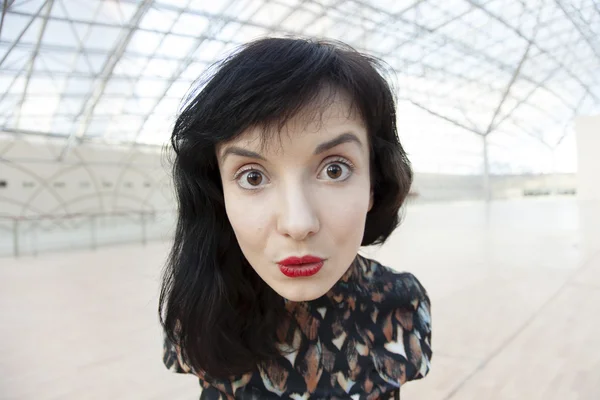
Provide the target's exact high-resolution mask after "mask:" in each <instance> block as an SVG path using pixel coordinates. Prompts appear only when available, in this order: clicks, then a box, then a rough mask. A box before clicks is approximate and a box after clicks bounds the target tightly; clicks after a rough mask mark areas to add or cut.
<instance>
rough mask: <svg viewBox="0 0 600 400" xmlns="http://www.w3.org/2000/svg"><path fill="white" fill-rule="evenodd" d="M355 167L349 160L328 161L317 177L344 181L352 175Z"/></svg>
mask: <svg viewBox="0 0 600 400" xmlns="http://www.w3.org/2000/svg"><path fill="white" fill-rule="evenodd" d="M352 171H353V168H352V166H351V165H350V163H349V162H348V161H345V160H334V161H331V162H329V163H327V164H326V165H325V166H324V167H323V169H322V170H321V171H320V172H319V175H318V176H317V179H322V180H327V181H334V182H342V181H345V180H346V179H348V178H349V177H350V175H352Z"/></svg>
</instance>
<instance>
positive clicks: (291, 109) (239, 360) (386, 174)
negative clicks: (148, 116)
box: [159, 38, 412, 378]
mask: <svg viewBox="0 0 600 400" xmlns="http://www.w3.org/2000/svg"><path fill="white" fill-rule="evenodd" d="M216 67H217V71H216V73H214V74H213V75H211V76H210V78H209V79H208V80H206V81H205V82H203V83H202V84H199V86H198V89H197V90H196V91H195V92H194V93H192V95H191V96H190V97H189V98H188V100H187V103H186V104H184V106H183V107H182V110H181V112H180V113H179V116H178V118H177V121H176V122H175V127H174V129H173V134H172V137H171V145H172V147H173V150H174V159H173V166H172V168H173V179H174V185H175V190H176V194H177V199H178V212H179V217H178V221H177V228H176V231H175V240H174V243H173V247H172V250H171V253H170V255H169V260H168V263H167V265H166V267H165V270H164V275H163V281H162V288H161V294H160V304H159V315H160V321H161V324H162V326H163V328H164V330H165V333H166V336H167V339H168V340H170V341H171V342H172V343H174V344H176V345H178V346H179V347H180V349H181V353H182V357H183V359H184V360H185V362H186V363H187V364H188V365H189V366H191V367H192V368H193V369H194V370H195V371H202V372H203V373H207V374H209V375H210V376H213V377H217V378H225V377H229V376H234V375H239V374H242V373H246V372H249V371H251V370H254V369H255V367H256V366H257V365H258V364H259V363H261V362H264V361H266V360H270V359H273V358H275V357H277V356H278V355H279V354H280V353H279V352H278V350H277V347H276V343H277V341H278V340H277V327H278V324H279V323H280V322H281V321H282V320H283V319H284V318H287V317H288V314H287V313H286V311H285V308H284V301H283V299H282V298H281V296H279V295H278V294H277V293H275V292H274V290H273V289H271V288H270V287H269V286H268V285H267V284H266V283H265V282H264V281H263V280H262V279H261V278H260V277H259V276H258V275H257V274H256V273H255V272H254V270H253V268H252V267H251V266H250V265H249V263H248V261H247V260H246V259H245V257H244V256H243V254H242V252H241V250H240V247H239V245H238V243H237V240H236V238H235V236H234V233H233V229H232V227H231V225H230V223H229V220H228V218H227V214H226V212H225V203H224V199H223V189H222V186H221V179H220V175H219V169H218V165H217V158H216V151H215V148H216V146H217V145H218V144H219V143H222V142H225V141H228V140H230V139H233V138H234V137H236V136H237V135H239V134H240V133H242V132H243V131H244V130H246V129H248V128H250V127H255V126H261V127H264V128H269V127H282V126H283V125H284V124H285V123H286V121H288V120H289V119H290V118H292V117H294V116H295V115H297V114H298V113H299V112H301V111H302V110H304V109H306V108H307V107H309V108H311V107H312V106H313V105H314V102H315V101H323V99H328V98H329V99H330V98H331V97H330V96H322V95H321V94H322V92H323V90H324V88H330V89H332V90H333V91H339V92H343V93H344V94H345V95H347V96H348V98H349V99H350V100H351V102H352V106H353V108H354V109H356V110H357V111H358V112H359V113H360V116H361V117H362V119H363V121H364V123H365V124H366V127H367V132H368V135H369V145H370V150H371V161H370V163H371V187H372V190H373V199H374V203H373V207H372V209H371V211H370V212H369V213H368V215H367V221H366V226H365V232H364V237H363V240H362V245H370V244H380V243H383V242H384V241H385V240H386V239H387V237H388V236H389V235H390V234H391V233H392V231H393V230H394V229H395V228H396V226H397V225H398V223H399V209H400V207H401V206H402V204H403V202H404V200H405V198H406V196H407V194H408V191H409V188H410V185H411V182H412V171H411V168H410V164H409V161H408V159H407V157H406V154H405V152H404V150H403V149H402V146H401V145H400V142H399V140H398V135H397V131H396V111H395V103H394V96H393V94H392V91H391V89H390V86H389V85H388V83H387V82H386V80H385V79H384V78H383V77H382V72H383V71H384V70H385V69H384V68H383V66H382V64H381V63H380V62H379V61H378V60H376V59H374V58H372V57H369V56H366V55H363V54H361V53H359V52H357V51H356V50H354V49H352V48H351V47H349V46H347V45H344V44H342V43H337V42H336V43H332V42H325V41H315V40H307V39H288V38H285V39H284V38H268V39H261V40H258V41H255V42H252V43H250V44H247V45H245V46H243V47H242V48H241V49H240V50H239V51H237V52H236V53H235V54H234V55H232V56H230V57H229V58H227V59H225V60H224V61H222V62H221V63H219V64H217V65H216ZM275 130H276V129H275ZM265 132H266V130H265Z"/></svg>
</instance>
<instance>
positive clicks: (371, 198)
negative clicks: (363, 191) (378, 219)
mask: <svg viewBox="0 0 600 400" xmlns="http://www.w3.org/2000/svg"><path fill="white" fill-rule="evenodd" d="M371 208H373V190H372V189H371V194H370V197H369V209H368V210H367V212H369V211H371Z"/></svg>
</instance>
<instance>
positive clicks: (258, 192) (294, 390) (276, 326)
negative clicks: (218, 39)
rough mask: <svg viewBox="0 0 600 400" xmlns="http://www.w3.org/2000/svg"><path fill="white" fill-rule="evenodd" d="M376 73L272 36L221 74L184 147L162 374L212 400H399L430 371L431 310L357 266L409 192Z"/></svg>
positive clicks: (206, 90)
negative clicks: (184, 378) (189, 378)
mask: <svg viewBox="0 0 600 400" xmlns="http://www.w3.org/2000/svg"><path fill="white" fill-rule="evenodd" d="M379 68H380V66H379V64H378V63H377V62H376V60H374V59H372V58H369V57H367V56H365V55H362V54H360V53H358V52H356V51H355V50H353V49H351V48H349V47H347V46H345V45H342V44H339V43H338V44H333V43H329V42H320V41H312V40H300V39H262V40H258V41H256V42H253V43H250V44H248V45H246V46H244V47H243V48H242V49H241V50H240V51H238V52H237V53H236V54H235V55H233V56H231V57H229V58H228V59H226V60H225V61H224V62H222V63H221V64H220V65H219V68H218V70H217V72H216V73H215V74H214V75H212V76H211V77H210V79H209V80H208V81H207V82H205V83H204V84H203V85H202V86H201V87H200V88H199V90H198V91H197V92H196V93H195V94H193V95H192V96H191V97H190V99H189V100H188V102H187V105H186V106H185V107H184V109H183V110H182V112H181V113H180V115H179V117H178V119H177V122H176V123H175V128H174V130H173V135H172V145H173V148H174V151H175V159H174V165H173V174H174V182H175V187H176V192H177V195H178V206H179V219H178V223H177V229H176V233H175V242H174V245H173V248H172V251H171V254H170V258H169V262H168V264H167V267H166V269H165V272H164V278H163V284H162V291H161V297H160V306H159V314H160V317H161V323H162V325H163V328H164V330H165V333H166V341H165V352H164V363H165V365H166V366H167V367H168V368H169V369H171V370H173V371H175V372H184V373H192V374H195V375H197V376H198V377H199V378H200V383H201V386H202V387H203V391H202V395H201V397H200V398H201V399H233V398H235V399H271V398H277V399H279V398H283V399H308V398H311V399H388V398H399V396H400V386H401V385H402V384H404V383H405V382H406V381H409V380H413V379H418V378H422V377H423V376H425V375H426V374H427V372H428V371H429V368H430V359H431V321H430V302H429V298H428V296H427V293H426V291H425V289H424V288H423V287H422V286H421V284H420V283H419V282H418V281H417V279H416V278H415V277H414V276H413V275H411V274H410V273H398V272H395V271H394V270H392V269H390V268H388V267H385V266H383V265H381V264H379V263H378V262H376V261H374V260H370V259H367V258H365V257H363V256H361V255H359V254H358V250H359V247H360V246H361V245H362V246H366V245H372V244H381V243H383V242H384V241H385V240H386V239H387V237H388V236H389V235H390V234H391V233H392V231H393V230H394V228H396V226H397V225H398V223H399V217H398V213H399V209H400V207H401V206H402V204H403V202H404V200H405V198H406V196H407V194H408V190H409V187H410V185H411V181H412V172H411V169H410V164H409V161H408V159H407V157H406V154H405V153H404V151H403V149H402V146H401V145H400V143H399V141H398V136H397V132H396V113H395V104H394V99H393V95H392V92H391V90H390V87H389V86H388V84H387V83H386V81H385V80H384V79H383V78H382V76H381V75H380V73H379V72H378V70H379Z"/></svg>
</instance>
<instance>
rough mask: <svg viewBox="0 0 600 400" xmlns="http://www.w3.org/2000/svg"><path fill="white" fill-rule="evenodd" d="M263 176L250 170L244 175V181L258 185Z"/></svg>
mask: <svg viewBox="0 0 600 400" xmlns="http://www.w3.org/2000/svg"><path fill="white" fill-rule="evenodd" d="M262 180H263V177H262V174H261V173H260V172H257V171H251V172H249V173H248V175H246V181H247V182H248V183H249V184H250V185H252V186H258V185H260V184H261V183H262Z"/></svg>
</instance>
